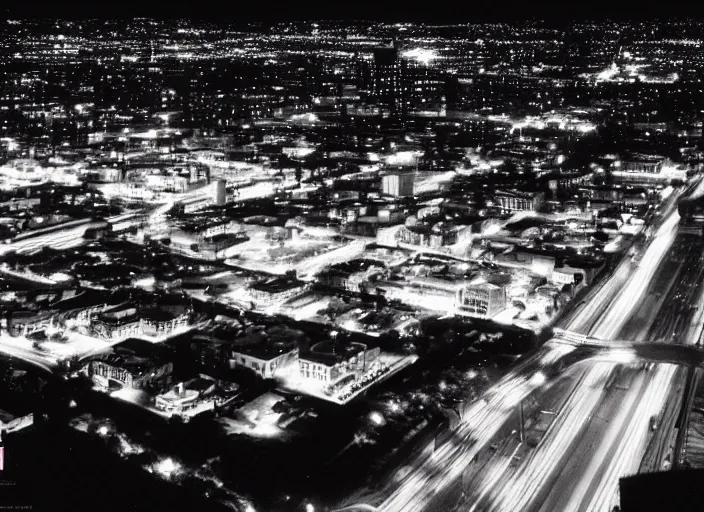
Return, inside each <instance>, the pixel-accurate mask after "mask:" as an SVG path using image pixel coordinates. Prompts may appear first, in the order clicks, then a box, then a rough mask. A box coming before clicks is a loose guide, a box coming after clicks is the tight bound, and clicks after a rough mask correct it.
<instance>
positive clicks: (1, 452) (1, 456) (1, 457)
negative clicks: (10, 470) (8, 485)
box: [0, 446, 5, 471]
mask: <svg viewBox="0 0 704 512" xmlns="http://www.w3.org/2000/svg"><path fill="white" fill-rule="evenodd" d="M4 469H5V447H3V446H0V471H3V470H4Z"/></svg>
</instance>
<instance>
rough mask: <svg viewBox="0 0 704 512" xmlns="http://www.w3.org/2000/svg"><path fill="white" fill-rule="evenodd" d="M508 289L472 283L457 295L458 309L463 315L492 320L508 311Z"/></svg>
mask: <svg viewBox="0 0 704 512" xmlns="http://www.w3.org/2000/svg"><path fill="white" fill-rule="evenodd" d="M507 303H508V299H507V295H506V288H505V287H504V286H499V285H495V284H491V283H486V282H483V283H471V284H468V285H467V286H465V287H463V288H462V289H460V290H459V292H458V293H457V301H456V305H455V307H456V309H457V311H458V312H459V313H461V314H467V315H471V316H479V317H486V318H492V317H493V316H495V315H496V314H498V313H500V312H501V311H503V310H504V309H506V305H507Z"/></svg>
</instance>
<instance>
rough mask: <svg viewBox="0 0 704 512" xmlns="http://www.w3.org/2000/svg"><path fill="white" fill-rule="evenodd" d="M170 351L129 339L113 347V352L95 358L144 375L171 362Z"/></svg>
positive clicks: (145, 342) (146, 342) (159, 346)
mask: <svg viewBox="0 0 704 512" xmlns="http://www.w3.org/2000/svg"><path fill="white" fill-rule="evenodd" d="M170 355H171V354H170V351H169V350H168V349H166V348H165V347H163V346H161V345H157V344H154V343H150V342H148V341H144V340H139V339H128V340H125V341H123V342H122V343H118V344H117V345H114V346H113V347H112V351H111V352H110V353H108V354H104V355H101V356H98V357H96V358H95V361H102V362H105V363H107V364H109V365H111V366H115V367H118V368H122V369H124V370H127V371H129V372H130V373H132V374H142V373H145V372H147V371H149V370H151V369H152V368H155V367H158V366H163V365H165V364H167V363H169V362H170V359H171V358H170Z"/></svg>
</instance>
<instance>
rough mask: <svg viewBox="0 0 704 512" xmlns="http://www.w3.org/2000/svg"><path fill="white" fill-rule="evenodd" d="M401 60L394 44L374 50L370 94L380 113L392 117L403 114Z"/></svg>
mask: <svg viewBox="0 0 704 512" xmlns="http://www.w3.org/2000/svg"><path fill="white" fill-rule="evenodd" d="M403 86H404V83H403V62H402V61H401V60H400V59H399V55H398V49H397V48H396V47H394V46H389V47H384V48H376V49H375V50H374V76H373V79H372V96H373V97H374V99H375V100H376V102H377V104H378V105H379V107H380V109H381V111H382V114H385V115H390V116H392V117H401V116H403V115H405V113H406V112H405V110H406V109H405V103H404V96H405V95H404V87H403Z"/></svg>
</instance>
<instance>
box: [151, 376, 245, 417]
mask: <svg viewBox="0 0 704 512" xmlns="http://www.w3.org/2000/svg"><path fill="white" fill-rule="evenodd" d="M238 388H239V387H238V386H237V384H233V383H227V390H225V389H222V386H221V383H220V382H218V381H217V380H215V379H213V378H212V377H209V376H207V375H200V376H198V377H196V378H194V379H190V380H188V381H186V382H180V383H178V384H176V385H175V386H174V387H173V388H171V389H170V390H169V391H167V392H166V393H163V394H161V395H158V396H157V397H156V398H155V400H154V406H155V407H156V408H157V409H158V410H160V411H163V412H165V413H167V414H175V415H179V416H180V415H192V414H200V413H202V412H205V411H210V410H213V409H215V407H219V406H221V405H223V404H224V403H225V402H227V401H228V400H229V399H231V398H232V397H233V396H234V395H235V393H236V392H237V390H238Z"/></svg>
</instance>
